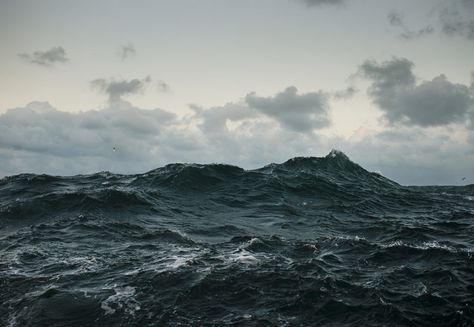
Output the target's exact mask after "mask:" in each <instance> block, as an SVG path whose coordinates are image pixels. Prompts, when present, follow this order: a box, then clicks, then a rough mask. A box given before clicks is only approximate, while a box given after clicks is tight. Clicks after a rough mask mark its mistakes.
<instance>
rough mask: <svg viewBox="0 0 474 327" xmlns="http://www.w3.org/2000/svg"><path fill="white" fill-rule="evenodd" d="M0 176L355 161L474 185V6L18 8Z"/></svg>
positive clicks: (423, 1)
mask: <svg viewBox="0 0 474 327" xmlns="http://www.w3.org/2000/svg"><path fill="white" fill-rule="evenodd" d="M0 44H1V51H0V177H1V176H9V175H14V174H19V173H47V174H53V175H73V174H86V173H94V172H98V171H112V172H116V173H141V172H145V171H148V170H151V169H154V168H157V167H160V166H163V165H166V164H168V163H174V162H189V163H191V162H192V163H226V164H232V165H238V166H241V167H243V168H246V169H253V168H258V167H261V166H264V165H266V164H269V163H271V162H277V163H278V162H284V161H286V160H288V159H290V158H292V157H295V156H325V155H326V154H327V153H329V152H330V151H331V149H338V150H341V151H343V152H344V153H345V154H346V155H348V156H349V158H351V160H353V161H355V162H357V163H359V164H360V165H362V166H363V167H364V168H366V169H367V170H369V171H377V172H379V173H381V174H383V175H384V176H386V177H388V178H390V179H393V180H395V181H397V182H399V183H401V184H405V185H434V184H440V185H446V184H449V185H463V184H471V183H474V0H240V1H235V0H199V1H197V0H173V1H161V0H135V1H130V0H100V1H98V0H81V1H77V0H75V1H72V0H42V1H37V0H10V1H7V0H0Z"/></svg>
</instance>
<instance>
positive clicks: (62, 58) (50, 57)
mask: <svg viewBox="0 0 474 327" xmlns="http://www.w3.org/2000/svg"><path fill="white" fill-rule="evenodd" d="M18 56H19V57H20V58H22V59H23V60H25V61H26V62H28V63H31V64H36V65H40V66H45V67H52V66H54V65H55V64H57V63H65V62H68V61H69V59H68V58H67V55H66V50H64V49H63V47H52V48H51V49H49V50H47V51H35V52H33V53H19V54H18Z"/></svg>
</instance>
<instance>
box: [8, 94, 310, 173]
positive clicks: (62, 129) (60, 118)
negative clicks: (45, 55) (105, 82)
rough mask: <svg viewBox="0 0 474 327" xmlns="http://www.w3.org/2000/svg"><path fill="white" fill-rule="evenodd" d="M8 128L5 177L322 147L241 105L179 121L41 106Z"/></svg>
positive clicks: (16, 112)
mask: <svg viewBox="0 0 474 327" xmlns="http://www.w3.org/2000/svg"><path fill="white" fill-rule="evenodd" d="M233 124H235V125H233ZM0 130H2V138H1V139H0V154H1V155H0V175H11V174H16V173H21V172H33V173H49V174H77V173H91V172H97V171H103V170H111V171H114V172H123V173H133V172H144V171H147V170H151V169H154V168H157V167H159V166H161V165H164V164H167V163H170V162H183V161H184V162H201V163H211V162H226V163H232V164H237V165H241V166H244V167H258V166H261V165H264V164H267V163H269V162H272V161H280V162H281V161H284V160H286V159H288V158H289V157H292V156H296V155H309V154H311V153H312V152H313V153H314V151H315V150H316V149H317V147H318V142H317V139H318V138H317V137H316V136H315V135H314V134H311V133H308V134H300V133H295V132H293V131H290V130H287V129H284V128H280V127H279V125H278V123H277V122H275V121H274V120H272V119H267V118H265V117H264V116H263V115H262V114H261V113H259V112H258V111H256V110H253V109H250V108H248V107H247V106H246V105H243V107H240V106H239V105H234V104H228V105H224V106H223V107H215V108H209V109H206V108H200V107H197V106H194V110H193V112H192V113H191V115H186V116H181V117H178V116H176V115H174V114H173V113H171V112H169V111H165V110H162V109H152V110H147V109H140V108H136V107H134V106H132V105H131V104H129V103H127V102H124V101H116V102H114V103H109V106H108V107H107V108H105V109H103V110H89V111H83V112H78V113H68V112H63V111H60V110H57V109H55V108H53V107H52V106H51V105H49V104H48V103H40V102H36V103H31V104H29V105H27V106H26V107H24V108H15V109H10V110H8V111H7V112H5V113H3V114H0ZM114 148H116V151H113V149H114Z"/></svg>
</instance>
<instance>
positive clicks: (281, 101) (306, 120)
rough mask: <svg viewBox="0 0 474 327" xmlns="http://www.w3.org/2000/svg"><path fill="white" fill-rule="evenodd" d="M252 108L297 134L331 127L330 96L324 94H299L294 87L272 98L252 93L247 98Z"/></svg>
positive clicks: (246, 100)
mask: <svg viewBox="0 0 474 327" xmlns="http://www.w3.org/2000/svg"><path fill="white" fill-rule="evenodd" d="M245 102H246V103H247V105H248V106H249V107H250V108H254V109H255V110H257V111H258V112H260V113H263V114H264V115H266V116H268V117H271V118H273V119H275V120H276V121H278V122H279V123H280V125H282V126H283V127H285V128H288V129H290V130H293V131H296V132H303V133H304V132H309V131H312V130H313V129H319V128H323V127H327V126H329V125H330V122H329V118H328V112H329V104H328V96H327V95H326V94H325V93H323V92H321V91H320V92H312V93H305V94H298V90H297V89H296V87H294V86H290V87H288V88H287V89H286V90H284V91H282V92H280V93H277V94H276V95H275V96H271V97H259V96H257V95H256V94H255V93H250V94H248V95H247V96H246V97H245Z"/></svg>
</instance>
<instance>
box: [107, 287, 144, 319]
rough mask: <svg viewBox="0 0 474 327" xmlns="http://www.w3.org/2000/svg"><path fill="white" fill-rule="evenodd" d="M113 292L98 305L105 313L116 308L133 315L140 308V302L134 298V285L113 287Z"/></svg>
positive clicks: (110, 312) (109, 312)
mask: <svg viewBox="0 0 474 327" xmlns="http://www.w3.org/2000/svg"><path fill="white" fill-rule="evenodd" d="M114 292H115V294H113V295H111V296H109V297H108V298H107V299H105V300H104V301H102V302H101V304H100V307H101V309H102V310H104V311H105V315H109V314H114V313H115V312H116V310H117V309H123V310H124V311H125V313H126V314H129V315H134V314H135V311H138V310H140V304H139V302H138V301H137V300H135V297H134V296H135V287H131V286H125V287H115V288H114Z"/></svg>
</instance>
